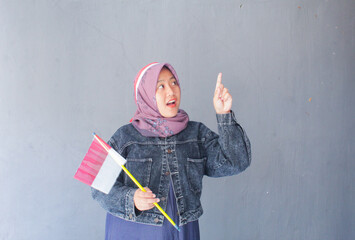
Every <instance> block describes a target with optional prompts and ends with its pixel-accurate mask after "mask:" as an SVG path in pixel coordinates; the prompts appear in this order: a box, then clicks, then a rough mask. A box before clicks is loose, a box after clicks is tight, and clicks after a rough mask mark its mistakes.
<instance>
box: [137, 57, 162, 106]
mask: <svg viewBox="0 0 355 240" xmlns="http://www.w3.org/2000/svg"><path fill="white" fill-rule="evenodd" d="M157 64H159V63H153V64H152V65H150V66H148V67H147V68H146V69H144V70H143V72H142V73H141V75H140V76H139V78H138V81H137V84H136V99H137V97H138V86H139V83H140V81H141V79H142V77H143V75H144V73H145V72H146V71H147V70H148V69H149V68H151V67H153V66H154V65H157Z"/></svg>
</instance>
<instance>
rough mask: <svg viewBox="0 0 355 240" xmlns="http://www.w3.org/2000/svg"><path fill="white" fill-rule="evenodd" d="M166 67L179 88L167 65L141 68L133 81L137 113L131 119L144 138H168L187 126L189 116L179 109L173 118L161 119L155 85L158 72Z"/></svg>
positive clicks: (176, 77)
mask: <svg viewBox="0 0 355 240" xmlns="http://www.w3.org/2000/svg"><path fill="white" fill-rule="evenodd" d="M164 66H165V67H167V68H168V69H169V70H170V71H171V73H172V74H173V75H174V77H175V79H176V81H177V82H178V85H179V86H180V83H179V79H178V76H177V74H176V72H175V70H174V68H173V67H172V66H171V65H170V64H169V63H157V62H153V63H150V64H148V65H147V66H145V67H144V68H142V69H141V70H140V71H139V73H138V74H137V76H136V79H135V81H134V97H135V100H136V104H137V111H136V113H135V114H134V116H133V118H132V120H131V121H132V124H133V126H134V127H135V128H136V129H137V130H138V131H139V132H140V133H141V134H142V135H143V136H146V137H169V136H172V135H175V134H177V133H179V132H181V131H182V130H184V129H185V128H186V126H187V122H188V121H189V116H188V115H187V113H186V112H185V111H184V110H182V109H179V111H178V113H177V115H176V116H175V117H171V118H166V117H163V116H162V115H161V114H160V112H159V109H158V106H157V102H156V99H155V92H156V85H157V82H158V77H159V74H160V71H161V69H162V68H163V67H164Z"/></svg>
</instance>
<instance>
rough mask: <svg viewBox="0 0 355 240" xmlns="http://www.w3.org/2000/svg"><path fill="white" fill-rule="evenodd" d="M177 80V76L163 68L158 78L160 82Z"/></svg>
mask: <svg viewBox="0 0 355 240" xmlns="http://www.w3.org/2000/svg"><path fill="white" fill-rule="evenodd" d="M170 79H175V76H174V75H173V74H172V72H171V71H170V70H169V69H167V68H162V70H161V71H160V73H159V76H158V82H161V81H166V80H170Z"/></svg>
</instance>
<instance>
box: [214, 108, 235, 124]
mask: <svg viewBox="0 0 355 240" xmlns="http://www.w3.org/2000/svg"><path fill="white" fill-rule="evenodd" d="M216 117H217V123H218V124H221V125H233V124H236V123H237V119H236V118H235V115H234V112H233V111H232V110H231V111H230V113H226V114H216Z"/></svg>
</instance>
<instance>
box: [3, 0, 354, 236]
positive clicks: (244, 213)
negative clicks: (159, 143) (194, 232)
mask: <svg viewBox="0 0 355 240" xmlns="http://www.w3.org/2000/svg"><path fill="white" fill-rule="evenodd" d="M354 12H355V3H354V1H352V0H325V1H320V0H309V1H302V0H300V1H296V0H289V1H285V0H273V1H272V0H270V1H267V0H258V1H251V0H249V1H246V0H244V1H243V0H237V1H230V0H229V1H227V0H224V1H221V0H219V1H217V0H216V1H212V0H204V1H194V0H189V1H168V0H166V1H159V0H156V1H129V0H125V1H123V0H122V1H83V0H80V1H79V0H78V1H3V0H2V1H0V83H1V84H0V130H1V131H0V132H1V138H0V145H1V147H0V192H1V196H0V216H1V217H0V239H11V240H15V239H16V240H22V239H53V240H56V239H58V240H62V239H66V240H70V239H87V240H89V239H92V240H94V239H95V240H96V239H103V236H104V218H105V212H104V210H102V209H101V208H100V207H99V206H98V204H97V203H96V202H95V201H93V200H92V199H91V196H90V191H89V188H88V187H87V186H85V185H84V184H82V183H80V182H78V181H76V180H74V179H73V175H74V173H75V171H76V169H77V167H78V166H79V164H80V162H81V160H82V158H83V156H84V155H85V153H86V151H87V149H88V146H89V144H90V142H91V133H92V132H93V131H95V132H97V133H99V134H100V135H101V137H103V138H104V139H106V140H107V139H108V138H109V137H110V136H111V135H112V134H113V132H114V131H115V130H116V129H117V128H118V127H119V126H121V125H123V124H125V123H127V122H128V121H129V120H130V118H131V117H132V115H133V114H134V112H135V104H134V100H133V84H132V81H133V79H134V77H135V75H136V73H137V71H138V70H139V69H140V68H141V67H142V66H144V65H146V64H147V63H149V62H152V61H160V62H162V61H167V62H170V63H171V64H172V65H173V66H174V67H175V68H176V70H177V73H178V75H179V77H180V81H181V85H182V104H181V108H183V109H184V110H185V111H187V112H188V113H189V115H190V118H191V119H192V120H196V121H202V122H204V123H205V124H206V125H207V126H209V127H210V128H211V129H213V130H216V129H217V127H216V120H215V115H214V109H213V105H212V97H213V96H212V95H213V91H214V87H215V81H216V77H217V73H218V72H219V71H221V72H223V82H224V84H225V85H226V86H227V87H228V88H229V89H230V92H231V93H232V95H233V110H234V111H235V112H236V115H237V118H238V120H239V122H240V123H241V124H242V126H243V127H244V128H245V130H246V131H247V133H248V135H249V137H250V140H251V143H252V154H253V162H252V165H251V167H250V168H249V169H247V171H246V172H244V173H242V174H240V175H238V176H233V177H228V178H221V179H211V178H205V180H204V192H203V196H202V202H203V206H204V210H205V213H204V215H203V216H202V218H201V219H200V227H201V237H202V239H204V240H205V239H207V240H208V239H323V240H324V239H329V240H333V239H354V238H355V223H354V221H355V190H354V182H355V179H354V178H355V177H354V176H355V175H354V172H355V161H354V160H355V159H354V155H355V146H354V143H355V138H354V134H355V129H354V119H355V108H354V105H355V97H354V91H355V77H354V76H355V70H354V69H355V64H354V63H355V54H354V24H355V20H354Z"/></svg>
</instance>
